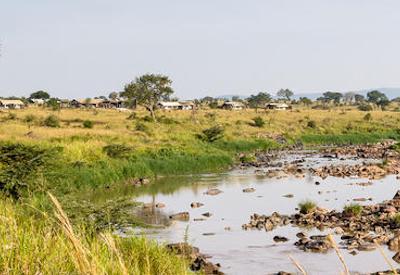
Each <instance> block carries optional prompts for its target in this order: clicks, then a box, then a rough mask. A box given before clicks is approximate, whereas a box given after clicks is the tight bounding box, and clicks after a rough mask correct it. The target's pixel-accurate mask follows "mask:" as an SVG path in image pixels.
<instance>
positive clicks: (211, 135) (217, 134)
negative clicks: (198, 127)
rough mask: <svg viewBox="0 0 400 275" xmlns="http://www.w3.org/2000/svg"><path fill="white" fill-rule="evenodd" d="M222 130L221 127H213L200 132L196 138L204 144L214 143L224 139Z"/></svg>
mask: <svg viewBox="0 0 400 275" xmlns="http://www.w3.org/2000/svg"><path fill="white" fill-rule="evenodd" d="M224 131H225V130H224V128H223V127H222V126H213V127H211V128H208V129H205V130H203V131H202V134H200V135H197V137H198V138H199V139H201V140H203V141H206V142H214V141H217V140H219V139H222V138H223V137H224Z"/></svg>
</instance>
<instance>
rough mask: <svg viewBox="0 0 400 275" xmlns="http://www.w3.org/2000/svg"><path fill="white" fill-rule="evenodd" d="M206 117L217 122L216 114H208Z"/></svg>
mask: <svg viewBox="0 0 400 275" xmlns="http://www.w3.org/2000/svg"><path fill="white" fill-rule="evenodd" d="M205 117H206V118H207V119H209V120H211V121H215V119H216V117H217V115H216V114H215V113H206V114H205Z"/></svg>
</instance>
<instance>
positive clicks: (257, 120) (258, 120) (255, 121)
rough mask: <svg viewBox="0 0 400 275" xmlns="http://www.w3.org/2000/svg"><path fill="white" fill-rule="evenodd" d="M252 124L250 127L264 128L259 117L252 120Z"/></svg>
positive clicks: (263, 122) (262, 121) (263, 123)
mask: <svg viewBox="0 0 400 275" xmlns="http://www.w3.org/2000/svg"><path fill="white" fill-rule="evenodd" d="M253 122H254V123H253V124H252V125H253V126H255V127H259V128H261V127H264V125H265V121H264V119H263V118H262V117H260V116H258V117H255V118H253Z"/></svg>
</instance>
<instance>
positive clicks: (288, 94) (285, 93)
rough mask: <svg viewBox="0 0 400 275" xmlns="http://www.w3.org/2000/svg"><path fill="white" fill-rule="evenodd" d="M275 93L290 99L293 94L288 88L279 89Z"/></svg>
mask: <svg viewBox="0 0 400 275" xmlns="http://www.w3.org/2000/svg"><path fill="white" fill-rule="evenodd" d="M276 95H277V96H279V97H283V98H286V99H287V100H290V98H291V97H292V96H293V92H292V91H291V90H289V89H280V90H279V91H278V92H277V93H276Z"/></svg>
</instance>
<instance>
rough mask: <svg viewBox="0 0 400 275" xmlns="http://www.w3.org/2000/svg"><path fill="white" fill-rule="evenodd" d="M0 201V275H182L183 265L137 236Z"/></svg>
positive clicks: (186, 269) (62, 215) (61, 212)
mask: <svg viewBox="0 0 400 275" xmlns="http://www.w3.org/2000/svg"><path fill="white" fill-rule="evenodd" d="M26 207H27V206H24V205H19V204H15V203H14V202H11V201H9V200H7V199H1V200H0V221H1V222H0V273H1V274H127V273H126V272H128V274H149V275H150V274H187V273H188V265H187V263H186V262H185V261H184V260H182V259H181V258H179V257H177V256H175V255H172V254H171V253H169V252H168V251H167V250H166V249H165V248H164V247H162V246H160V245H157V244H156V243H155V242H153V241H149V240H146V239H145V238H142V237H133V238H119V237H116V236H112V235H110V233H107V232H106V233H103V234H102V235H97V234H96V233H94V232H91V231H90V230H89V229H87V228H84V227H76V228H73V226H72V225H71V223H70V222H69V220H68V217H67V216H66V215H65V213H64V212H63V211H62V208H61V206H60V205H59V204H58V205H57V207H56V210H55V211H56V216H58V218H59V219H58V220H56V219H54V218H53V215H51V214H48V213H39V212H37V214H36V215H30V214H27V213H28V212H31V211H30V210H27V209H26Z"/></svg>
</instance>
